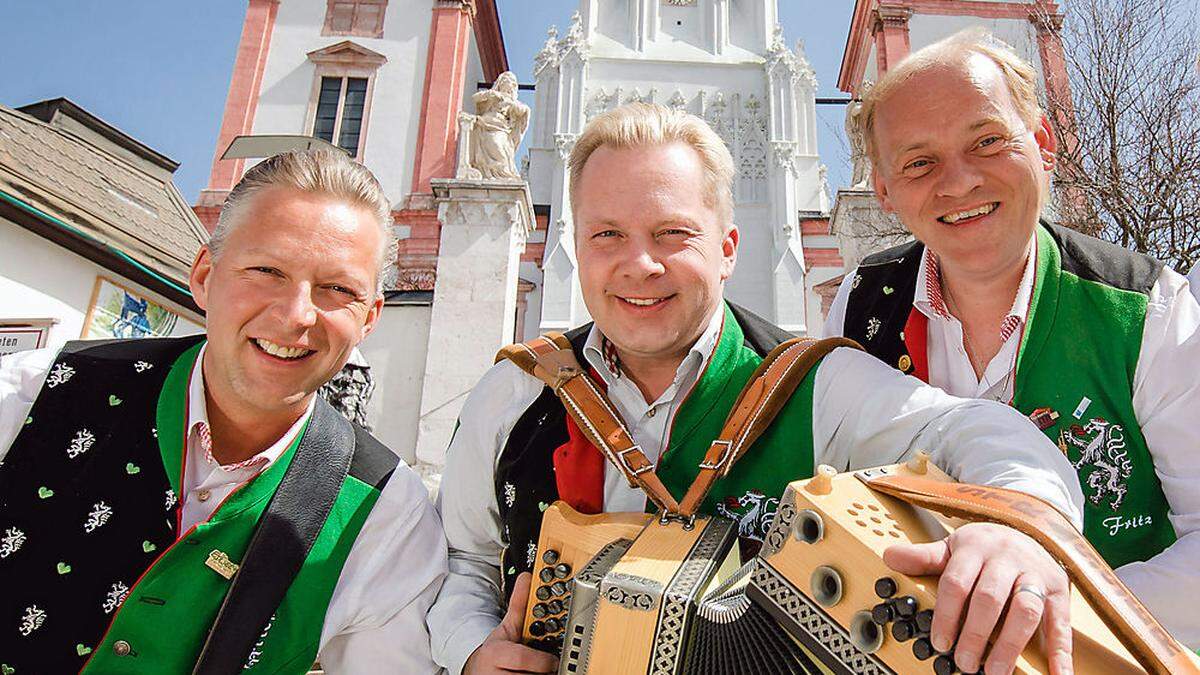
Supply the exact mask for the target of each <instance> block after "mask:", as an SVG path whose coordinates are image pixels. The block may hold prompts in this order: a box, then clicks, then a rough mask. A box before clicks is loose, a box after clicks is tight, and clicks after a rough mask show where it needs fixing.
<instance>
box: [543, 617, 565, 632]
mask: <svg viewBox="0 0 1200 675" xmlns="http://www.w3.org/2000/svg"><path fill="white" fill-rule="evenodd" d="M561 628H562V624H561V623H560V622H559V620H558V619H546V632H547V633H557V632H558V631H559V630H560V629H561Z"/></svg>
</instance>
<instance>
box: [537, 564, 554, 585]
mask: <svg viewBox="0 0 1200 675" xmlns="http://www.w3.org/2000/svg"><path fill="white" fill-rule="evenodd" d="M538 578H539V579H541V580H542V583H545V584H548V583H550V582H551V581H554V570H553V569H552V568H549V567H543V568H542V571H541V572H538Z"/></svg>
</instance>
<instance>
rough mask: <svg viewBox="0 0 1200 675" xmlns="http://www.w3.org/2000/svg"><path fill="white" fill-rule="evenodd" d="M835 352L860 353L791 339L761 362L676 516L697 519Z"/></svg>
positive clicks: (839, 342) (847, 343) (843, 343)
mask: <svg viewBox="0 0 1200 675" xmlns="http://www.w3.org/2000/svg"><path fill="white" fill-rule="evenodd" d="M838 347H851V348H853V349H862V347H860V346H859V345H858V343H857V342H854V341H853V340H849V339H847V338H841V337H838V338H826V339H824V340H814V339H812V338H793V339H791V340H787V341H786V342H783V343H781V344H780V345H779V346H777V347H775V348H774V349H772V350H771V351H770V352H769V353H768V354H767V355H766V356H765V357H764V358H763V360H762V363H760V364H758V368H757V369H755V371H754V374H753V375H751V376H750V380H749V381H747V382H746V386H745V387H744V388H743V389H742V393H741V394H740V395H739V396H738V399H737V402H736V403H734V406H733V409H732V410H730V411H729V416H728V417H727V418H726V419H725V426H724V427H722V429H721V434H720V435H719V436H717V439H716V440H714V441H713V443H712V445H711V446H709V448H708V452H707V453H706V454H705V456H704V461H703V462H701V464H700V472H699V473H698V474H697V475H696V479H695V481H693V482H692V485H691V487H689V488H688V491H687V495H685V496H684V498H683V501H682V502H681V503H680V507H679V513H680V515H682V516H684V517H690V516H692V515H693V514H695V513H696V510H697V509H699V508H700V506H701V505H702V504H703V503H704V499H705V497H707V496H708V492H709V490H711V489H712V487H713V485H714V484H715V483H716V482H717V480H718V479H720V478H723V477H725V476H726V475H728V474H729V471H730V469H732V468H733V465H734V464H735V463H736V462H737V461H738V460H739V459H741V457H742V456H743V455H744V454H746V451H747V450H749V449H750V447H751V446H752V445H754V442H755V441H757V440H758V437H759V436H761V435H762V434H763V432H764V431H766V430H767V428H769V427H770V426H771V422H773V421H774V420H775V416H776V415H777V414H779V411H780V410H782V409H783V406H784V405H786V404H787V402H788V400H789V399H790V398H791V397H792V393H793V392H795V391H796V387H798V386H800V383H801V382H802V381H804V378H805V377H806V376H807V375H808V372H809V371H810V370H812V368H813V366H815V365H816V364H817V362H819V361H820V360H821V359H822V358H824V357H825V355H826V354H828V353H829V352H831V351H833V350H834V349H837V348H838Z"/></svg>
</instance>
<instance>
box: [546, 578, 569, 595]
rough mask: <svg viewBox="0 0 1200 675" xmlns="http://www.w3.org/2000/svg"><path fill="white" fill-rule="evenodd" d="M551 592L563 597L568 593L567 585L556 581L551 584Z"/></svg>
mask: <svg viewBox="0 0 1200 675" xmlns="http://www.w3.org/2000/svg"><path fill="white" fill-rule="evenodd" d="M550 592H551V593H553V594H554V595H563V594H564V593H566V592H567V585H566V584H564V583H563V582H561V581H556V582H554V583H553V584H550Z"/></svg>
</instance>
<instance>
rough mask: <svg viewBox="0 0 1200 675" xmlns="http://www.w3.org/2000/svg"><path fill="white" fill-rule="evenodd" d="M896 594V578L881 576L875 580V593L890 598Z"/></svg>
mask: <svg viewBox="0 0 1200 675" xmlns="http://www.w3.org/2000/svg"><path fill="white" fill-rule="evenodd" d="M895 594H896V580H895V579H892V578H891V577H881V578H879V579H876V580H875V595H878V596H879V597H881V598H890V597H892V596H893V595H895Z"/></svg>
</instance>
